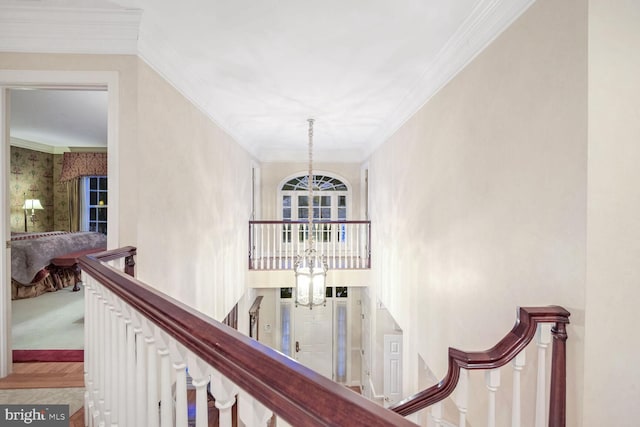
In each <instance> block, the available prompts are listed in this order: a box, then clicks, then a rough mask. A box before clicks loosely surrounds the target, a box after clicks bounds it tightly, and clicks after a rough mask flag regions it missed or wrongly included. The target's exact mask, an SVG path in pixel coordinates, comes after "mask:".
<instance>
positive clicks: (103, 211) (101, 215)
mask: <svg viewBox="0 0 640 427" xmlns="http://www.w3.org/2000/svg"><path fill="white" fill-rule="evenodd" d="M106 220H107V208H99V209H98V221H106Z"/></svg>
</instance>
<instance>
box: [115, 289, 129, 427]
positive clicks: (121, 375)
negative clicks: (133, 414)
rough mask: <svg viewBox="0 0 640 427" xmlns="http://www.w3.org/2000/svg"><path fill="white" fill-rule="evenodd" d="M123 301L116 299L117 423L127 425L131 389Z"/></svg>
mask: <svg viewBox="0 0 640 427" xmlns="http://www.w3.org/2000/svg"><path fill="white" fill-rule="evenodd" d="M123 304H124V302H123V301H122V300H120V299H119V300H118V311H117V316H116V324H117V331H116V332H117V336H118V347H117V349H116V351H117V352H118V362H117V365H118V371H117V378H118V386H117V390H116V393H117V395H118V423H119V424H120V425H127V401H128V399H129V398H130V394H129V393H130V392H131V390H130V389H129V388H128V387H127V352H128V351H129V350H128V348H127V322H128V320H127V319H125V313H124V308H123Z"/></svg>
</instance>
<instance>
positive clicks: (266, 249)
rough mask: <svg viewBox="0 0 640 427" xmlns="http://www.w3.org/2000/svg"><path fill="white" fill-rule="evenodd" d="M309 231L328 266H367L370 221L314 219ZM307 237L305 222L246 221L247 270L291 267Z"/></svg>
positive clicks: (307, 243)
mask: <svg viewBox="0 0 640 427" xmlns="http://www.w3.org/2000/svg"><path fill="white" fill-rule="evenodd" d="M311 234H313V237H314V242H315V245H314V249H315V250H316V253H317V254H318V255H320V256H324V257H325V258H326V260H327V264H328V267H329V268H330V269H332V270H336V269H368V268H371V221H322V222H314V223H313V224H312V226H311ZM309 237H310V233H309V224H308V222H307V221H249V269H250V270H292V269H293V265H294V263H295V260H296V256H297V255H298V254H301V253H303V252H304V250H305V249H307V246H308V245H309Z"/></svg>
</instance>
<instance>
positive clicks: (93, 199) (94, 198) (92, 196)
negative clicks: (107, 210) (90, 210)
mask: <svg viewBox="0 0 640 427" xmlns="http://www.w3.org/2000/svg"><path fill="white" fill-rule="evenodd" d="M89 204H90V205H92V206H95V205H97V204H98V193H96V192H95V191H92V192H90V193H89Z"/></svg>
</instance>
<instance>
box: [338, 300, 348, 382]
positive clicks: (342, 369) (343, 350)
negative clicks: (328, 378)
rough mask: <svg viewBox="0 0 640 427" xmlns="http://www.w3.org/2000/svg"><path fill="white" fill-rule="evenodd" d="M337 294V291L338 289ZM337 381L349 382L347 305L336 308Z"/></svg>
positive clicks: (342, 303)
mask: <svg viewBox="0 0 640 427" xmlns="http://www.w3.org/2000/svg"><path fill="white" fill-rule="evenodd" d="M336 292H337V289H336ZM336 335H337V337H336V338H337V339H336V341H337V342H336V346H337V348H336V359H337V360H336V381H337V382H340V383H343V382H345V381H347V305H346V304H345V303H344V302H341V303H339V304H337V306H336Z"/></svg>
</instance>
